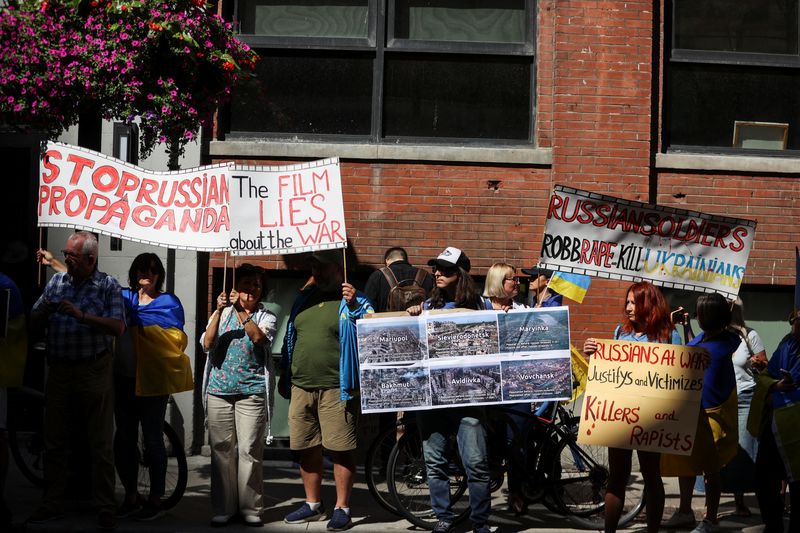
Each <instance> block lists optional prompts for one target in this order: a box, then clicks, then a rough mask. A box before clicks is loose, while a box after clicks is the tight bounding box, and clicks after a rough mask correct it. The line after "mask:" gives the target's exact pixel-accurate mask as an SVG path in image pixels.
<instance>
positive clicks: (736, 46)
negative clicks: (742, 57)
mask: <svg viewBox="0 0 800 533" xmlns="http://www.w3.org/2000/svg"><path fill="white" fill-rule="evenodd" d="M674 1H675V48H687V49H691V50H715V51H716V50H719V51H729V52H761V53H770V54H796V53H797V24H798V21H797V3H798V0H696V1H689V0H674Z"/></svg>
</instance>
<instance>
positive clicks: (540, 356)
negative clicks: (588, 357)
mask: <svg viewBox="0 0 800 533" xmlns="http://www.w3.org/2000/svg"><path fill="white" fill-rule="evenodd" d="M356 327H357V331H358V359H359V369H360V378H361V409H362V411H363V412H365V413H374V412H382V411H398V410H406V411H413V410H418V409H435V408H444V407H457V406H466V405H488V404H497V403H516V402H531V401H545V400H567V399H569V398H570V397H571V395H572V373H571V366H570V343H569V310H568V308H567V307H548V308H541V309H517V310H512V311H509V312H507V313H505V312H502V311H469V312H453V313H446V312H444V313H433V312H432V313H430V314H428V313H426V314H423V315H421V316H418V317H411V316H408V315H404V316H391V317H386V318H369V319H364V320H359V321H358V322H357V324H356Z"/></svg>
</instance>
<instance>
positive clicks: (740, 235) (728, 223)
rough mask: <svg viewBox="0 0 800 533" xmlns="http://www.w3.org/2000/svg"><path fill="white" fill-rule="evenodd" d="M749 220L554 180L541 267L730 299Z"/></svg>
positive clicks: (745, 250)
mask: <svg viewBox="0 0 800 533" xmlns="http://www.w3.org/2000/svg"><path fill="white" fill-rule="evenodd" d="M755 228H756V223H755V222H754V221H752V220H744V219H736V218H729V217H722V216H716V215H709V214H706V213H700V212H697V211H686V210H682V209H675V208H670V207H662V206H656V205H651V204H645V203H642V202H636V201H632V200H623V199H620V198H614V197H611V196H606V195H602V194H596V193H592V192H588V191H582V190H578V189H572V188H569V187H564V186H561V185H556V186H555V188H554V190H553V194H552V196H551V197H550V205H549V208H548V211H547V221H546V224H545V233H544V239H543V241H542V250H541V258H540V260H539V263H540V265H542V266H545V267H547V268H551V269H554V270H558V271H562V272H576V273H578V274H588V275H590V276H596V277H602V278H611V279H624V280H631V281H639V280H647V281H650V282H652V283H655V284H656V285H662V286H665V287H674V288H679V289H688V290H696V291H702V292H719V293H721V294H724V295H726V296H728V297H731V298H734V297H736V295H737V294H738V292H739V287H740V285H741V283H742V279H743V278H744V273H745V269H746V266H747V258H748V256H749V255H750V249H751V247H752V245H753V238H754V234H755Z"/></svg>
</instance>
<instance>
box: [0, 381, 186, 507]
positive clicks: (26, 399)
mask: <svg viewBox="0 0 800 533" xmlns="http://www.w3.org/2000/svg"><path fill="white" fill-rule="evenodd" d="M169 401H170V402H171V403H173V404H174V401H175V400H174V399H173V398H172V397H170V398H169ZM163 431H164V443H165V445H166V448H167V476H166V486H165V488H166V491H165V493H164V497H163V499H162V501H161V506H162V507H163V508H164V509H171V508H172V507H174V506H175V505H176V504H177V503H178V502H179V501H180V499H181V498H182V497H183V493H184V492H185V490H186V484H187V482H188V480H189V467H188V465H187V463H186V452H185V451H184V449H183V444H182V441H181V439H180V437H179V436H178V434H177V432H176V431H175V430H174V429H173V428H172V426H170V425H169V423H168V422H167V421H164V430H163ZM8 447H9V449H10V451H11V455H12V456H13V457H14V462H15V463H16V465H17V467H18V468H19V470H20V472H21V473H22V474H23V475H24V476H25V478H26V479H28V481H30V482H31V483H33V484H34V485H36V486H39V487H41V486H43V485H44V393H43V392H41V391H38V390H36V389H31V388H28V387H21V388H16V389H9V417H8ZM137 456H138V458H139V492H140V493H141V494H147V493H148V492H149V487H150V475H149V469H148V465H147V462H146V459H145V454H144V448H143V444H142V433H141V430H140V431H139V444H138V452H137Z"/></svg>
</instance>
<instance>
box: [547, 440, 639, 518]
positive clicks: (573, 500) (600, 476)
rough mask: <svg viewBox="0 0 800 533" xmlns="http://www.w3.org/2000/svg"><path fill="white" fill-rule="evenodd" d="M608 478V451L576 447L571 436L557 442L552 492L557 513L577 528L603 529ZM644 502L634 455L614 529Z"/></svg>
mask: <svg viewBox="0 0 800 533" xmlns="http://www.w3.org/2000/svg"><path fill="white" fill-rule="evenodd" d="M608 477H609V470H608V448H606V447H605V446H595V445H579V444H578V443H577V442H576V441H575V437H574V435H571V436H568V437H566V438H563V439H562V440H561V442H560V443H559V445H558V449H557V451H556V455H555V457H554V462H553V470H552V474H551V480H552V483H553V484H552V493H553V497H554V499H555V501H556V502H557V503H558V505H559V507H560V508H561V510H562V511H563V512H564V513H565V514H566V515H567V516H568V518H569V519H570V521H572V522H573V523H575V524H576V525H577V526H578V527H582V528H586V529H603V525H604V522H605V494H606V486H607V484H608ZM644 501H645V491H644V480H643V479H642V475H641V473H640V469H639V461H638V456H637V454H636V453H634V454H633V457H632V464H631V475H630V477H629V479H628V483H627V486H626V489H625V505H624V507H623V510H622V515H621V516H620V520H619V526H618V527H625V526H626V525H627V524H629V523H630V522H632V521H633V519H634V518H636V517H637V516H638V515H639V513H640V512H641V511H642V509H643V508H644Z"/></svg>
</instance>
